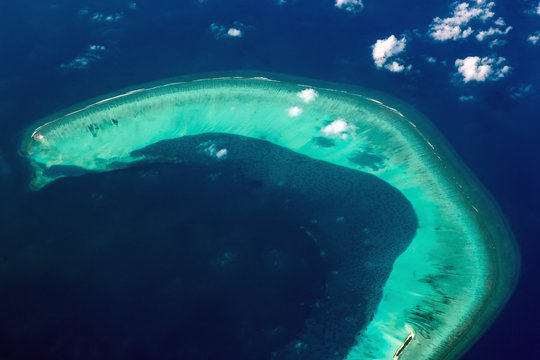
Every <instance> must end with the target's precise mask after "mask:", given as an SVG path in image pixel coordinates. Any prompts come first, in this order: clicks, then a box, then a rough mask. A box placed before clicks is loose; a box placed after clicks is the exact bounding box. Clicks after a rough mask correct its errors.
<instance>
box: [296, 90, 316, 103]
mask: <svg viewBox="0 0 540 360" xmlns="http://www.w3.org/2000/svg"><path fill="white" fill-rule="evenodd" d="M296 96H298V97H299V98H300V99H302V100H303V101H304V102H305V103H306V104H309V103H310V102H312V101H315V99H316V98H317V97H318V96H319V93H318V92H317V91H316V90H315V89H304V90H302V91H299V92H297V93H296Z"/></svg>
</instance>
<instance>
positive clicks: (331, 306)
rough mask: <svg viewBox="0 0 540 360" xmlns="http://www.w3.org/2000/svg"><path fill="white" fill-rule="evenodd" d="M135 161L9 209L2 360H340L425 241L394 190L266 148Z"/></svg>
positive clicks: (211, 138)
mask: <svg viewBox="0 0 540 360" xmlns="http://www.w3.org/2000/svg"><path fill="white" fill-rule="evenodd" d="M208 146H218V147H226V148H227V149H228V150H229V155H228V157H227V160H226V161H220V160H219V159H216V158H215V157H211V156H209V155H208V153H207V152H206V151H205V149H206V148H207V147H208ZM138 153H139V155H140V154H145V155H147V156H148V159H150V160H148V161H151V162H152V163H151V164H148V163H147V162H148V161H145V162H144V163H141V164H139V165H135V166H134V167H131V168H127V169H121V170H116V171H112V172H107V173H101V174H86V175H82V176H76V177H68V178H62V179H59V180H57V181H55V182H53V183H51V184H49V185H47V186H46V187H45V188H43V189H42V190H40V191H37V192H28V191H26V192H22V193H20V194H15V195H14V196H15V197H16V202H17V205H16V206H14V207H12V208H10V209H9V210H8V209H5V205H6V204H5V203H4V204H3V205H4V206H3V210H4V211H5V212H4V215H5V216H3V217H2V218H1V219H0V228H1V229H2V233H3V234H4V235H5V237H4V239H3V242H2V243H1V244H0V254H1V255H2V258H1V262H0V287H1V288H2V294H3V295H4V296H2V298H0V305H1V306H0V318H1V319H2V321H1V323H0V359H36V358H39V359H44V360H46V359H66V360H67V359H151V358H159V359H194V360H195V359H237V360H244V359H245V360H248V359H270V358H272V359H331V358H333V357H334V356H336V358H339V356H337V355H338V353H339V351H340V350H341V349H346V348H348V346H350V345H351V344H352V343H353V342H354V338H355V335H356V333H357V331H358V330H359V329H361V328H362V326H364V325H365V324H366V323H367V321H368V319H369V317H370V316H372V314H373V311H374V310H375V307H376V305H377V303H378V300H379V299H380V296H381V289H382V287H383V285H384V282H385V280H386V278H387V276H388V275H389V273H390V270H391V267H392V264H393V262H394V260H395V258H396V257H397V256H398V255H399V254H400V253H401V252H402V251H403V250H404V249H405V248H406V247H407V245H408V244H409V242H410V240H411V239H412V236H413V235H414V232H415V229H416V216H415V214H414V212H413V211H412V207H411V206H410V204H409V202H408V201H407V200H405V198H404V197H403V196H402V195H401V194H400V193H399V192H398V191H397V190H396V189H394V188H392V187H391V186H389V185H388V184H386V183H385V182H383V181H381V180H379V179H377V178H376V177H374V176H372V175H368V174H363V173H359V172H357V171H354V170H350V169H345V168H341V167H339V166H336V165H330V164H328V163H326V162H322V161H318V160H313V159H309V158H307V157H306V156H303V155H298V154H296V153H294V152H292V151H290V150H286V149H283V148H280V147H278V146H276V145H272V144H270V143H268V142H266V141H260V140H254V139H248V138H244V137H240V136H232V135H223V134H204V135H200V136H191V137H185V138H182V139H177V140H171V141H163V142H161V143H157V144H155V145H151V146H149V147H148V148H146V149H142V150H139V151H138ZM156 161H157V163H155V162H156ZM164 161H166V162H167V163H163V162H164ZM297 344H305V345H302V346H300V347H299V346H298V345H297Z"/></svg>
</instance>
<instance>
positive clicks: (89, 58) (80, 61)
mask: <svg viewBox="0 0 540 360" xmlns="http://www.w3.org/2000/svg"><path fill="white" fill-rule="evenodd" d="M106 50H107V49H106V48H105V46H103V45H88V48H87V49H86V50H85V51H84V52H83V53H82V54H80V55H79V56H77V57H76V58H75V59H73V60H71V61H69V62H68V63H64V64H60V68H62V69H76V70H79V69H84V68H86V67H87V66H88V65H90V64H91V63H93V62H95V61H98V60H101V58H102V56H101V54H102V53H103V52H105V51H106Z"/></svg>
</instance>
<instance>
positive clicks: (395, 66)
mask: <svg viewBox="0 0 540 360" xmlns="http://www.w3.org/2000/svg"><path fill="white" fill-rule="evenodd" d="M384 67H385V68H386V69H388V70H390V71H391V72H402V71H403V70H405V66H404V65H401V64H399V63H398V62H397V61H392V62H391V63H390V64H386V65H385V66H384Z"/></svg>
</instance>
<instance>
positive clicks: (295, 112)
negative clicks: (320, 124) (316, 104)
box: [287, 106, 304, 117]
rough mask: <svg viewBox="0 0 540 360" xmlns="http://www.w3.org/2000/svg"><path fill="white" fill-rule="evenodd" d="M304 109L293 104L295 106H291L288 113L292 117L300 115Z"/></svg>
mask: <svg viewBox="0 0 540 360" xmlns="http://www.w3.org/2000/svg"><path fill="white" fill-rule="evenodd" d="M303 111H304V110H302V109H301V108H299V107H298V106H293V107H290V108H289V109H288V110H287V114H288V115H289V116H290V117H297V116H300V114H302V112H303Z"/></svg>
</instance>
